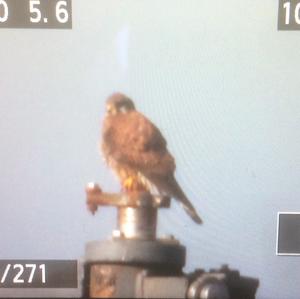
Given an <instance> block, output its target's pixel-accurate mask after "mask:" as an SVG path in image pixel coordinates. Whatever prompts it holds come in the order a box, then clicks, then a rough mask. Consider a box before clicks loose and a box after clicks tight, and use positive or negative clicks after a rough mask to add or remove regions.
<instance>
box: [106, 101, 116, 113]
mask: <svg viewBox="0 0 300 299" xmlns="http://www.w3.org/2000/svg"><path fill="white" fill-rule="evenodd" d="M106 114H107V115H116V114H117V110H116V108H115V107H114V106H113V105H111V104H107V105H106Z"/></svg>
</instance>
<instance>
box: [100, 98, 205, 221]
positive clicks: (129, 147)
mask: <svg viewBox="0 0 300 299" xmlns="http://www.w3.org/2000/svg"><path fill="white" fill-rule="evenodd" d="M102 152H103V154H104V158H105V160H106V162H107V164H108V165H109V166H110V167H111V168H112V169H113V170H114V171H115V172H116V174H117V176H118V177H119V179H120V181H121V184H122V187H123V188H124V189H125V190H127V191H130V190H132V189H135V190H147V191H150V190H153V188H154V189H155V190H157V191H158V193H159V194H160V195H165V196H169V197H172V198H175V199H177V200H178V201H179V202H180V203H181V204H182V206H183V208H184V209H185V211H186V212H187V213H188V214H189V215H190V216H191V218H192V219H193V220H194V221H195V222H196V223H198V224H200V223H202V220H201V218H200V217H199V215H198V214H197V212H196V210H195V208H194V207H193V205H192V204H191V202H190V201H189V200H188V198H187V196H186V195H185V194H184V192H183V191H182V189H181V188H180V186H179V184H178V183H177V181H176V179H175V177H174V171H175V161H174V158H173V157H172V155H171V154H170V153H169V151H168V149H167V142H166V140H165V138H164V137H163V136H162V134H161V132H160V130H159V129H158V128H157V127H156V126H155V125H154V124H153V123H152V122H151V121H150V120H149V119H148V118H146V117H145V116H144V115H143V114H142V113H140V112H138V111H137V110H136V109H135V105H134V103H133V101H132V100H131V99H130V98H128V97H127V96H126V95H124V94H121V93H114V94H112V95H111V96H110V97H108V99H107V101H106V116H105V119H104V123H103V131H102Z"/></svg>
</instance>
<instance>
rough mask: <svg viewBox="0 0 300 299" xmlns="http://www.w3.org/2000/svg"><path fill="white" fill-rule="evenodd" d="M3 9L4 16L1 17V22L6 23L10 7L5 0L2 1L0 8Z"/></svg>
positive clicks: (0, 1)
mask: <svg viewBox="0 0 300 299" xmlns="http://www.w3.org/2000/svg"><path fill="white" fill-rule="evenodd" d="M1 6H2V8H3V15H2V16H1V15H0V22H1V23H4V22H6V21H7V19H8V6H7V3H6V2H5V1H4V0H0V7H1Z"/></svg>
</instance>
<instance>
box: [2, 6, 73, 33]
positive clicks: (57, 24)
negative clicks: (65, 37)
mask: <svg viewBox="0 0 300 299" xmlns="http://www.w3.org/2000/svg"><path fill="white" fill-rule="evenodd" d="M71 27H72V2H71V0H0V28H61V29H64V28H71Z"/></svg>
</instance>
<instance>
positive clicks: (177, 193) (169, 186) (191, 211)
mask: <svg viewBox="0 0 300 299" xmlns="http://www.w3.org/2000/svg"><path fill="white" fill-rule="evenodd" d="M156 185H157V186H158V187H159V189H160V190H162V191H164V192H165V193H166V194H167V195H169V196H172V197H174V198H175V199H177V200H178V201H180V203H181V204H182V206H183V208H184V210H185V211H186V213H187V214H188V215H190V217H191V218H192V219H193V220H194V221H195V222H196V223H198V224H202V223H203V221H202V219H201V218H200V216H199V215H198V213H197V211H196V209H195V208H194V206H193V205H192V203H191V202H190V201H189V200H188V198H187V196H186V195H185V194H184V192H183V190H182V189H181V187H180V186H179V184H178V183H177V181H176V179H175V177H174V176H173V175H172V176H169V177H168V178H167V179H161V180H159V181H157V184H156Z"/></svg>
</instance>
